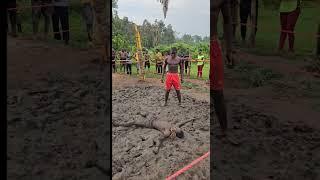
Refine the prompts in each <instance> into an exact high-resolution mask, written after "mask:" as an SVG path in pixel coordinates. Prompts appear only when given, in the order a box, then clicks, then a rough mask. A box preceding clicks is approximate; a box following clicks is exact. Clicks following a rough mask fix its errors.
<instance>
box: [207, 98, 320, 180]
mask: <svg viewBox="0 0 320 180" xmlns="http://www.w3.org/2000/svg"><path fill="white" fill-rule="evenodd" d="M229 109H230V118H231V119H232V122H231V123H230V127H231V131H232V137H234V138H236V139H237V140H238V141H239V142H241V143H240V144H239V145H232V144H231V143H229V142H227V141H226V140H224V139H220V138H218V136H216V135H215V132H217V131H216V130H218V129H219V127H218V124H215V126H214V131H213V134H214V140H213V142H212V146H213V147H217V148H214V149H213V155H214V156H213V159H214V160H213V161H214V166H213V167H211V168H212V172H211V175H212V177H213V178H214V179H232V180H238V179H239V180H244V179H245V180H254V179H273V180H289V179H293V180H300V179H305V180H316V179H320V131H319V130H317V129H313V128H311V127H308V126H306V125H305V123H303V122H302V121H303V120H301V121H300V122H290V121H288V122H281V121H279V119H277V118H275V117H273V116H271V115H266V114H263V113H260V112H257V111H254V110H253V109H252V108H250V107H248V106H246V105H243V104H240V103H239V104H230V105H229ZM306 118H307V116H306Z"/></svg>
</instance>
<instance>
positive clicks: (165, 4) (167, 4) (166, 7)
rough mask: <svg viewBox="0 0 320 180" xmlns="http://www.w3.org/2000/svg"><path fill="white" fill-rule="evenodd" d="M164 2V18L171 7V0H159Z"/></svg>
mask: <svg viewBox="0 0 320 180" xmlns="http://www.w3.org/2000/svg"><path fill="white" fill-rule="evenodd" d="M158 1H160V3H161V4H162V7H163V15H164V18H166V17H167V12H168V7H169V0H158Z"/></svg>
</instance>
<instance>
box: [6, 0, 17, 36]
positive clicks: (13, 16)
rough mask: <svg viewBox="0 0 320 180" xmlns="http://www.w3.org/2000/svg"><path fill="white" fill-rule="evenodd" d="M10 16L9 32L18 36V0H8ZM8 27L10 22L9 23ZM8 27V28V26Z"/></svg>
mask: <svg viewBox="0 0 320 180" xmlns="http://www.w3.org/2000/svg"><path fill="white" fill-rule="evenodd" d="M7 7H8V11H7V12H8V16H9V21H10V25H11V33H9V34H10V35H11V36H13V37H17V1H16V0H9V1H8V6H7ZM7 27H8V24H7ZM7 29H8V28H7Z"/></svg>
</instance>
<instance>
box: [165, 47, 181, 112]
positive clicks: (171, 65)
mask: <svg viewBox="0 0 320 180" xmlns="http://www.w3.org/2000/svg"><path fill="white" fill-rule="evenodd" d="M167 66H168V69H169V71H168V72H167V74H166V83H165V88H166V93H165V103H164V106H167V102H168V97H169V92H170V90H171V87H172V86H173V87H174V89H175V90H176V92H177V97H178V101H179V105H181V93H180V89H181V83H180V77H181V82H183V60H182V59H181V58H180V57H178V56H177V49H176V48H175V47H173V48H172V49H171V55H170V56H167V57H166V59H165V61H164V67H163V69H166V67H167ZM178 66H180V77H179V74H178ZM164 74H165V71H163V73H162V78H161V82H162V83H163V77H164Z"/></svg>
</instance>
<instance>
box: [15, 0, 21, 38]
mask: <svg viewBox="0 0 320 180" xmlns="http://www.w3.org/2000/svg"><path fill="white" fill-rule="evenodd" d="M16 18H17V19H16V20H17V21H16V22H17V28H18V33H22V24H21V10H20V9H19V4H17V15H16Z"/></svg>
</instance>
